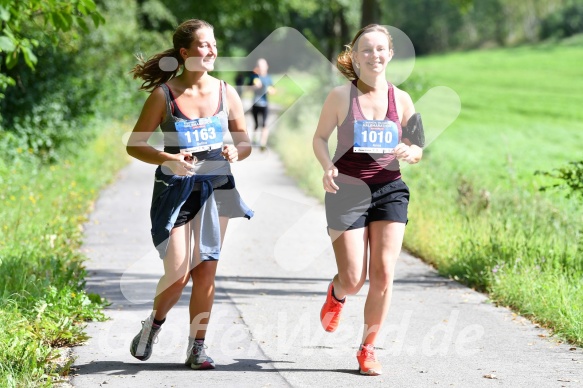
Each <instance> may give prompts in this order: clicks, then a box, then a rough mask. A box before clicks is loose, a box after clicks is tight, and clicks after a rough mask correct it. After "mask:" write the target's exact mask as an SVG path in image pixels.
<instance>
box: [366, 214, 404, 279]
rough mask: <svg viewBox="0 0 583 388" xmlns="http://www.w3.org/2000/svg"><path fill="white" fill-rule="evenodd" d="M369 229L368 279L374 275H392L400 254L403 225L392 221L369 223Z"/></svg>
mask: <svg viewBox="0 0 583 388" xmlns="http://www.w3.org/2000/svg"><path fill="white" fill-rule="evenodd" d="M368 228H369V244H370V264H369V265H370V271H369V274H370V275H369V278H370V279H371V281H372V279H373V277H374V276H375V275H378V276H383V277H385V276H389V275H392V273H393V272H394V269H395V264H396V263H397V258H398V257H399V254H400V253H401V247H402V245H403V237H404V236H405V223H402V222H394V221H375V222H371V223H370V224H369V226H368Z"/></svg>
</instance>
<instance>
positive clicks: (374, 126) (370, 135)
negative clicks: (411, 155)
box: [353, 120, 399, 154]
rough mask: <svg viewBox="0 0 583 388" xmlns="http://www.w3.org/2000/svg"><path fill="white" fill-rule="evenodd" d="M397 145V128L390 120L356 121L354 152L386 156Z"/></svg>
mask: <svg viewBox="0 0 583 388" xmlns="http://www.w3.org/2000/svg"><path fill="white" fill-rule="evenodd" d="M397 144H399V128H397V124H395V123H394V122H393V121H391V120H356V121H355V122H354V148H353V151H354V152H360V153H369V154H386V153H391V152H393V149H394V148H395V147H396V146H397Z"/></svg>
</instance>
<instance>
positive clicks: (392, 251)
mask: <svg viewBox="0 0 583 388" xmlns="http://www.w3.org/2000/svg"><path fill="white" fill-rule="evenodd" d="M392 56H393V50H392V41H391V36H390V34H389V32H388V31H387V29H386V28H384V27H382V26H379V25H369V26H367V27H365V28H363V29H361V30H360V31H359V32H358V33H357V34H356V36H355V37H354V39H353V41H352V43H351V44H350V45H348V46H347V50H346V51H345V52H343V53H341V54H340V55H339V56H338V64H337V66H338V69H339V70H340V71H341V72H342V73H343V74H344V75H345V76H346V77H347V78H348V79H350V80H351V81H352V82H351V83H349V84H347V85H343V86H339V87H336V88H334V89H333V90H332V91H331V92H330V94H329V95H328V97H327V99H326V101H325V102H324V106H323V107H322V112H321V115H320V121H319V123H318V127H317V129H316V133H315V135H314V143H313V146H314V153H315V154H316V157H317V158H318V160H319V162H320V164H321V165H322V167H323V169H324V177H323V185H324V189H325V190H326V217H327V221H328V232H329V234H330V237H331V239H332V246H333V248H334V253H335V256H336V264H337V267H338V273H337V275H336V276H334V278H333V280H332V282H331V283H330V285H329V286H328V292H327V296H326V302H325V303H324V305H323V307H322V310H321V313H320V319H321V322H322V325H323V327H324V329H325V330H326V331H328V332H333V331H335V330H336V328H337V326H338V321H339V317H340V313H341V311H342V308H343V307H344V304H345V303H346V296H347V295H353V294H356V293H357V292H358V291H359V290H360V289H361V287H362V286H363V285H364V283H365V281H366V277H367V272H368V274H369V285H370V286H369V291H368V295H367V298H366V303H365V307H364V324H365V326H364V333H363V337H362V342H361V343H362V345H361V346H360V348H359V350H358V352H357V354H356V358H357V361H358V364H359V370H360V373H362V374H367V375H378V374H381V373H382V368H381V365H380V363H379V362H378V360H377V358H376V356H375V351H374V344H375V341H376V339H377V336H378V333H379V331H380V329H381V327H382V324H383V321H384V320H385V317H386V315H387V313H388V310H389V305H390V302H391V291H392V285H393V278H394V270H395V264H396V261H397V258H398V256H399V254H400V251H401V245H402V242H403V236H404V234H405V225H406V224H407V206H408V203H409V190H408V187H407V185H406V184H405V183H404V182H403V181H402V180H401V174H400V171H399V161H405V162H407V163H417V162H418V161H419V160H420V159H421V157H422V155H423V150H422V149H421V147H419V146H417V145H413V144H411V143H410V142H409V140H408V139H403V138H402V130H401V128H402V127H403V126H405V125H406V124H407V121H408V120H409V118H410V117H411V116H412V115H413V114H414V113H415V107H414V106H413V102H412V100H411V98H410V97H409V95H408V94H407V93H406V92H404V91H402V90H400V89H398V88H397V87H395V86H393V85H392V84H391V83H389V82H388V81H387V79H386V76H385V70H386V67H387V63H388V62H389V61H390V60H391V58H392ZM335 128H337V136H338V145H337V149H336V152H335V154H334V157H333V158H330V154H329V152H328V139H329V138H330V136H331V134H332V132H333V131H334V129H335ZM369 250H370V255H369V254H368V251H369Z"/></svg>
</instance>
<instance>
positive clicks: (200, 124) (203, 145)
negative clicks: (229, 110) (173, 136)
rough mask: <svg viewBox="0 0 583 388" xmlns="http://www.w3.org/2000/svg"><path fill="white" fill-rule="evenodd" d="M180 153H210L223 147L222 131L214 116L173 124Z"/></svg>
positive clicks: (217, 119)
mask: <svg viewBox="0 0 583 388" xmlns="http://www.w3.org/2000/svg"><path fill="white" fill-rule="evenodd" d="M175 125H176V131H177V132H178V146H179V147H180V151H181V152H182V151H183V152H201V151H210V150H214V149H217V148H221V147H222V146H223V129H222V127H221V122H220V121H219V118H218V117H216V116H212V117H203V118H200V119H195V120H187V121H178V122H176V123H175Z"/></svg>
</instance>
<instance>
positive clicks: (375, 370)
mask: <svg viewBox="0 0 583 388" xmlns="http://www.w3.org/2000/svg"><path fill="white" fill-rule="evenodd" d="M356 359H357V360H358V370H359V371H360V374H362V375H369V376H378V375H380V374H382V373H383V367H382V366H381V363H380V362H378V361H377V357H376V356H375V352H374V345H373V344H368V345H364V344H363V345H360V349H359V350H358V352H356Z"/></svg>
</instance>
